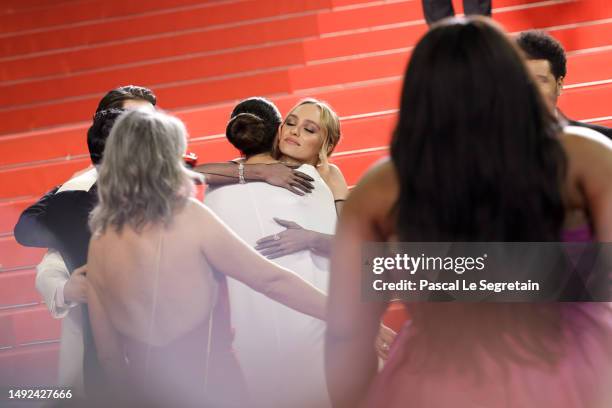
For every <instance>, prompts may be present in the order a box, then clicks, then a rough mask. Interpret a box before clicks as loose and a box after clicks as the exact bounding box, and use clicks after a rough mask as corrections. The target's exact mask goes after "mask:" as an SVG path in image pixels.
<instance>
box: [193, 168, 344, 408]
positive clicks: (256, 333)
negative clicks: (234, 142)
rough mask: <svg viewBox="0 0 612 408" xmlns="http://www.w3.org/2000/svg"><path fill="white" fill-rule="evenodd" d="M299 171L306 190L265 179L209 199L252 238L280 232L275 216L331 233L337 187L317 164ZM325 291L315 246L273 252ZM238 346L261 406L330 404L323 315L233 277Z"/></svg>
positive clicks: (325, 271)
mask: <svg viewBox="0 0 612 408" xmlns="http://www.w3.org/2000/svg"><path fill="white" fill-rule="evenodd" d="M299 170H300V171H302V172H304V173H306V174H308V175H309V176H311V177H312V178H314V179H315V181H314V182H313V184H314V186H315V188H314V190H313V191H312V192H311V193H309V194H306V195H304V196H298V195H296V194H294V193H291V192H290V191H288V190H286V189H284V188H280V187H275V186H272V185H269V184H266V183H260V182H256V183H247V184H236V185H231V186H224V187H219V188H214V189H209V191H207V193H206V196H205V199H204V203H205V204H206V205H207V206H208V207H210V209H211V210H212V211H214V212H215V213H216V214H217V215H218V216H219V217H220V218H221V219H222V220H223V221H224V222H225V223H226V224H227V225H228V226H229V227H230V228H231V229H232V230H234V231H235V232H236V233H237V234H238V235H239V236H240V237H241V238H242V239H244V240H245V241H246V242H247V243H248V244H250V245H252V246H255V242H256V241H257V240H259V239H261V238H263V237H265V236H268V235H271V234H275V233H278V232H282V231H284V230H285V228H284V227H282V226H280V225H278V224H277V223H276V222H275V221H274V220H273V218H274V217H276V218H280V219H284V220H288V221H294V222H296V223H298V224H299V225H301V226H302V227H304V228H306V229H309V230H313V231H317V232H322V233H325V234H333V233H334V231H335V226H336V218H337V217H336V209H335V206H334V199H333V195H332V193H331V191H330V189H329V187H328V186H327V185H326V184H325V182H324V181H323V179H322V178H321V176H320V175H319V173H318V172H317V171H316V169H315V168H314V167H313V166H310V165H302V166H301V167H300V168H299ZM273 261H274V262H276V263H277V264H278V265H281V266H283V267H285V268H287V269H290V270H292V271H293V272H295V273H296V274H298V275H299V276H301V277H302V278H303V279H304V280H306V281H308V282H310V283H311V284H313V285H314V286H316V287H317V288H319V289H320V290H322V291H324V292H325V293H327V288H328V281H329V263H328V260H327V259H326V258H324V257H321V256H318V255H315V254H313V253H312V252H311V251H300V252H297V253H294V254H290V255H286V256H283V257H281V258H277V259H275V260H273ZM228 287H229V299H230V307H231V319H232V327H233V328H234V330H235V338H234V350H235V351H236V355H237V357H238V360H239V362H240V366H241V368H242V371H243V373H244V376H245V378H246V382H247V385H248V388H249V392H250V394H251V396H252V398H253V400H254V403H255V406H257V407H283V408H284V407H315V408H316V407H329V406H330V402H329V396H328V393H327V386H326V384H325V372H324V363H323V357H324V356H323V341H324V332H325V323H324V322H323V321H321V320H318V319H315V318H313V317H310V316H307V315H305V314H302V313H300V312H297V311H294V310H292V309H290V308H288V307H286V306H284V305H282V304H280V303H278V302H275V301H273V300H271V299H269V298H267V297H265V296H264V295H262V294H260V293H258V292H255V291H254V290H252V289H250V288H249V287H247V286H246V285H244V284H242V283H240V282H238V281H236V280H233V279H228Z"/></svg>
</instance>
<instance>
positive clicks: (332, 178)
mask: <svg viewBox="0 0 612 408" xmlns="http://www.w3.org/2000/svg"><path fill="white" fill-rule="evenodd" d="M319 169H320V170H319V173H320V174H321V177H323V180H325V183H326V184H327V185H328V186H329V189H330V190H331V192H332V194H333V196H334V204H335V205H336V212H337V213H338V215H340V212H341V211H342V207H343V206H344V202H345V201H346V199H347V198H348V195H349V189H348V184H347V183H346V180H345V179H344V175H343V174H342V171H341V170H340V168H339V167H338V166H336V165H335V164H332V163H323V165H322V166H319Z"/></svg>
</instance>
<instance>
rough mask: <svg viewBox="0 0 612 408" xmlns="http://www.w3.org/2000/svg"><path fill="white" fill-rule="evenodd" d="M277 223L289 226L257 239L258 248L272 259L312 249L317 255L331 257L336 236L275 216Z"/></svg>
mask: <svg viewBox="0 0 612 408" xmlns="http://www.w3.org/2000/svg"><path fill="white" fill-rule="evenodd" d="M274 221H276V223H277V224H279V225H281V226H283V227H285V228H287V229H286V230H285V231H283V232H280V233H278V234H273V235H268V236H267V237H263V238H261V239H260V240H258V241H257V246H256V247H255V249H256V250H258V251H260V252H261V254H262V255H263V256H266V257H268V258H270V259H274V258H279V257H281V256H285V255H289V254H293V253H295V252H298V251H304V250H310V251H312V252H314V253H316V254H317V255H321V256H326V257H329V255H330V253H331V244H332V241H333V239H334V236H333V235H331V234H324V233H322V232H317V231H311V230H307V229H305V228H302V226H300V225H299V224H297V223H295V222H293V221H287V220H281V219H279V218H274Z"/></svg>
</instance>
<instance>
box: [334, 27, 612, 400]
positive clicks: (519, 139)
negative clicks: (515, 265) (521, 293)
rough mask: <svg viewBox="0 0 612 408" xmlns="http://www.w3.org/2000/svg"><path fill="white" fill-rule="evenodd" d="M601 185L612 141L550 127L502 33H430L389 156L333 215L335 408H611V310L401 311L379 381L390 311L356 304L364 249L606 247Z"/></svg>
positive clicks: (610, 187)
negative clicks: (381, 330)
mask: <svg viewBox="0 0 612 408" xmlns="http://www.w3.org/2000/svg"><path fill="white" fill-rule="evenodd" d="M611 179H612V143H611V142H610V141H609V140H607V139H606V138H605V137H603V136H602V135H599V134H597V133H596V132H593V133H591V134H587V133H586V131H584V130H580V129H577V128H572V127H566V128H564V129H561V128H560V126H559V124H558V122H557V120H556V119H555V117H554V115H553V114H552V112H551V111H550V110H549V109H548V107H547V105H546V104H545V103H544V99H543V97H542V95H541V94H540V92H539V90H538V87H537V85H536V83H535V81H534V79H533V78H532V77H531V75H530V74H529V72H528V70H527V68H526V66H525V63H524V60H523V58H522V56H521V53H520V52H519V51H518V50H517V48H516V47H515V45H514V44H513V43H512V42H511V41H510V39H508V38H507V36H506V34H505V33H504V32H503V31H502V30H501V29H500V28H499V27H498V26H497V25H495V24H494V23H492V22H491V21H490V20H488V19H485V18H461V19H449V20H445V21H444V22H441V23H439V24H437V25H434V26H432V28H431V30H430V31H429V32H428V33H427V34H425V36H424V37H423V38H422V39H421V40H420V41H419V43H418V44H417V45H416V47H415V49H414V51H413V53H412V57H411V59H410V62H409V64H408V68H407V71H406V74H405V78H404V84H403V88H402V97H401V103H400V109H399V117H398V122H397V126H396V128H395V132H394V135H393V140H392V144H391V160H390V161H386V162H384V163H381V164H379V165H377V166H376V167H374V168H373V169H371V170H370V171H368V173H367V174H366V175H365V176H364V177H363V178H362V180H361V182H360V183H359V184H358V185H357V186H356V187H355V189H354V190H353V191H352V192H351V196H350V198H349V200H348V201H347V203H346V205H345V207H344V209H343V212H342V215H341V217H340V221H339V225H338V230H337V235H336V241H335V243H336V245H335V247H334V254H333V257H332V266H331V273H330V277H331V282H330V291H329V301H328V307H329V310H328V316H329V318H328V326H327V327H328V330H327V334H326V367H327V372H326V373H327V381H328V385H329V389H330V395H331V397H332V401H333V402H334V407H338V408H342V407H347V408H348V407H351V408H353V407H357V406H367V407H373V408H374V407H376V408H378V407H386V408H387V407H388V408H395V407H397V408H399V407H407V406H414V407H427V408H438V407H444V408H446V407H462V408H463V407H465V408H468V407H470V408H471V407H487V408H495V407H555V408H559V407H563V408H566V407H567V408H569V407H584V408H586V407H589V408H591V407H593V408H594V407H601V408H603V407H610V406H612V405H611V404H612V392H611V388H610V384H611V381H612V314H611V308H610V304H609V303H604V302H600V303H586V302H584V303H580V302H574V303H572V302H566V303H561V302H548V303H546V302H540V303H483V302H472V303H468V302H463V303H458V302H453V303H448V302H447V303H442V302H421V303H417V302H411V303H407V304H406V307H407V309H408V311H409V313H410V316H411V317H412V320H411V321H410V322H409V323H408V324H407V325H406V326H405V327H404V329H403V331H402V332H401V333H400V335H399V336H398V338H397V340H396V341H395V344H394V345H393V347H392V348H391V351H390V356H389V360H388V362H387V364H386V366H385V368H384V369H383V371H382V372H381V373H380V374H379V375H378V376H377V377H376V378H375V375H376V370H377V364H376V358H375V353H374V350H373V348H372V343H373V342H374V341H375V336H376V332H377V327H378V324H377V323H378V320H379V319H380V316H381V315H382V314H383V313H384V311H385V309H386V308H387V304H386V302H384V301H380V302H374V301H370V302H366V301H364V298H363V297H362V293H363V292H362V290H363V289H362V275H361V273H362V272H361V271H362V264H363V260H362V257H361V253H362V248H363V244H364V243H366V242H372V241H374V242H393V241H404V242H412V243H418V242H428V243H429V242H445V243H453V242H531V243H533V242H559V241H561V240H574V239H575V237H576V234H574V233H571V234H568V231H571V232H575V231H584V232H586V236H587V237H588V239H591V240H594V241H598V242H602V243H604V242H612V183H610V180H611ZM576 213H579V214H582V216H583V217H584V218H582V217H577V218H576V217H574V215H575V214H576ZM581 218H582V219H583V220H584V219H586V220H587V222H586V224H583V225H573V223H574V220H576V219H581ZM432 273H433V272H432ZM380 276H383V275H380ZM427 277H428V278H429V276H427ZM389 296H390V297H391V294H389ZM368 391H369V392H368ZM360 403H363V405H360Z"/></svg>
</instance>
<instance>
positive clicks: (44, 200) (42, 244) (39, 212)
mask: <svg viewBox="0 0 612 408" xmlns="http://www.w3.org/2000/svg"><path fill="white" fill-rule="evenodd" d="M58 189H59V186H58V187H55V188H54V189H52V190H51V191H49V192H48V193H46V194H45V195H44V196H42V197H41V198H40V199H39V200H38V201H37V202H36V203H34V204H32V205H31V206H29V207H28V208H26V209H25V210H24V211H23V212H22V213H21V215H20V216H19V221H17V224H16V225H15V228H14V231H13V232H14V235H15V239H16V240H17V242H19V243H20V244H21V245H23V246H28V247H37V248H57V242H56V240H55V234H53V232H52V231H51V228H50V217H49V212H48V209H49V204H50V203H51V202H52V201H53V199H54V196H55V193H56V192H57V190H58Z"/></svg>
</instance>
